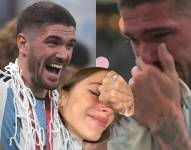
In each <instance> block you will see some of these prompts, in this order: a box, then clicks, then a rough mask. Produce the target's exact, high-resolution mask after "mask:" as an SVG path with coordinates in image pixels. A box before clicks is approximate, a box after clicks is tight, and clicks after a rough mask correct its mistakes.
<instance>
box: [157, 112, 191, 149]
mask: <svg viewBox="0 0 191 150" xmlns="http://www.w3.org/2000/svg"><path fill="white" fill-rule="evenodd" d="M153 134H154V135H155V136H157V137H159V138H160V139H162V140H163V142H164V143H166V144H167V145H169V147H170V149H171V150H191V139H190V137H189V132H188V130H187V128H186V126H185V123H184V120H181V119H180V118H179V117H178V116H176V115H174V116H172V115H162V116H161V117H160V119H159V120H158V121H157V127H156V128H155V129H154V130H153Z"/></svg>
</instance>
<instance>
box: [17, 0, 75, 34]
mask: <svg viewBox="0 0 191 150" xmlns="http://www.w3.org/2000/svg"><path fill="white" fill-rule="evenodd" d="M44 24H63V25H65V26H73V27H75V28H76V22H75V20H74V18H73V16H72V15H71V14H70V12H69V11H68V10H66V9H65V8H64V7H62V6H60V5H58V4H56V3H53V2H50V1H40V2H37V3H34V4H33V5H31V6H29V7H27V8H26V9H25V10H24V11H23V12H22V13H21V15H20V17H19V19H18V24H17V30H16V31H17V35H18V34H19V33H20V32H22V31H23V30H24V29H26V28H29V27H32V26H36V27H41V26H42V25H44Z"/></svg>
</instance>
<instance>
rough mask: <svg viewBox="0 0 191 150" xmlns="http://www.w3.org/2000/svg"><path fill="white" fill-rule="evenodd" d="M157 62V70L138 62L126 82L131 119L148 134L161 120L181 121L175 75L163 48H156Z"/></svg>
mask: <svg viewBox="0 0 191 150" xmlns="http://www.w3.org/2000/svg"><path fill="white" fill-rule="evenodd" d="M158 58H159V61H160V64H161V68H160V69H159V68H157V67H156V66H154V65H150V64H145V63H144V62H143V60H142V59H141V58H138V59H137V65H136V66H135V67H134V68H133V69H132V79H131V82H130V86H131V88H132V91H133V96H134V99H135V114H134V117H135V119H136V120H137V121H138V122H139V123H140V124H142V125H144V126H145V127H147V128H149V129H150V130H151V131H154V130H155V129H156V128H157V124H158V123H159V122H160V119H161V118H164V117H167V118H168V119H172V118H174V116H176V117H178V118H179V119H180V120H181V121H183V114H182V112H181V97H180V87H179V80H178V74H177V72H176V69H175V64H174V60H173V57H172V56H171V54H170V53H169V52H168V50H167V48H166V46H165V44H161V45H160V46H159V48H158ZM168 119H167V120H168Z"/></svg>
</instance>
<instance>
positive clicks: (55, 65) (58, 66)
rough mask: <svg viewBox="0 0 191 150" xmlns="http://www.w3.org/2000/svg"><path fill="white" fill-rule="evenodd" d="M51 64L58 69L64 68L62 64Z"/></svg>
mask: <svg viewBox="0 0 191 150" xmlns="http://www.w3.org/2000/svg"><path fill="white" fill-rule="evenodd" d="M50 66H51V67H53V68H56V69H62V65H57V64H51V65H50Z"/></svg>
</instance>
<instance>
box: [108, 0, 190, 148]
mask: <svg viewBox="0 0 191 150" xmlns="http://www.w3.org/2000/svg"><path fill="white" fill-rule="evenodd" d="M119 11H120V15H121V22H120V27H121V30H122V33H123V34H124V36H125V37H126V38H128V39H129V40H130V42H131V45H132V48H133V51H134V54H135V56H136V66H135V67H133V68H132V71H131V73H132V78H131V80H130V85H131V88H132V91H133V95H134V100H135V114H134V116H133V119H132V118H130V119H126V120H123V121H122V122H121V126H123V127H121V128H123V130H121V131H124V132H123V135H121V136H120V137H118V138H116V139H114V140H112V141H111V142H110V144H109V149H111V150H113V149H117V150H124V149H129V150H156V149H163V150H190V149H191V139H190V135H191V126H190V123H191V116H190V114H191V92H190V89H191V30H190V27H191V1H190V0H181V1H180V0H119ZM125 132H126V133H125Z"/></svg>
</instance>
